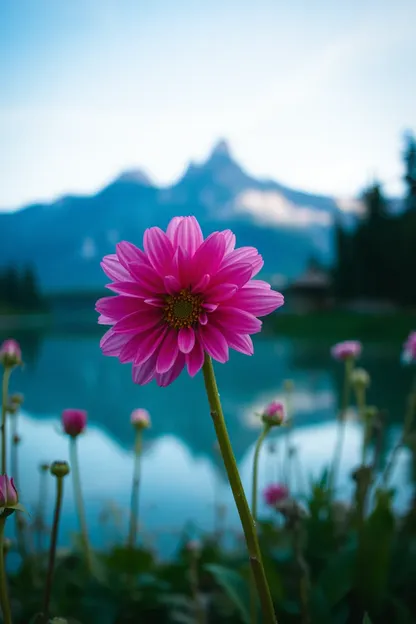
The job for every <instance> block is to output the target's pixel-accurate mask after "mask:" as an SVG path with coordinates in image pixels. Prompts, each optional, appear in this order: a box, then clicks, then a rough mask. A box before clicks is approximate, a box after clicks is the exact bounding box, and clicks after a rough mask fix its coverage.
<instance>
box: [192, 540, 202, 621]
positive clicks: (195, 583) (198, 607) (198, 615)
mask: <svg viewBox="0 0 416 624" xmlns="http://www.w3.org/2000/svg"><path fill="white" fill-rule="evenodd" d="M190 557H191V559H190V563H189V580H190V585H191V592H192V598H193V601H194V608H195V622H196V624H204V623H205V613H204V608H203V605H202V603H201V599H200V597H199V575H198V556H197V555H196V554H195V553H192V552H191V553H190Z"/></svg>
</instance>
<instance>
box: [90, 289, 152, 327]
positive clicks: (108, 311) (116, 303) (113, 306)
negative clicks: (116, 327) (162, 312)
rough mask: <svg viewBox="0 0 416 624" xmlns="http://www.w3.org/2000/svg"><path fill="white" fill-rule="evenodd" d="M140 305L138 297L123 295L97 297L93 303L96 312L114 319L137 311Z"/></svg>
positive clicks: (141, 304)
mask: <svg viewBox="0 0 416 624" xmlns="http://www.w3.org/2000/svg"><path fill="white" fill-rule="evenodd" d="M142 307H143V303H142V301H141V300H140V299H137V298H136V297H124V296H123V295H119V296H115V297H102V299H98V301H97V303H96V304H95V309H96V310H97V312H100V313H101V314H104V315H106V316H108V317H110V318H112V319H115V320H116V321H118V320H119V319H121V318H123V316H127V314H132V313H133V312H137V311H138V310H139V309H140V308H142Z"/></svg>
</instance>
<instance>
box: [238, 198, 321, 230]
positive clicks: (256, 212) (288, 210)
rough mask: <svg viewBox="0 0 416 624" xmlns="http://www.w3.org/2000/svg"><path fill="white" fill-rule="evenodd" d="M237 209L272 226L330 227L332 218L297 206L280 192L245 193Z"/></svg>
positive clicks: (309, 208) (308, 208) (314, 210)
mask: <svg viewBox="0 0 416 624" xmlns="http://www.w3.org/2000/svg"><path fill="white" fill-rule="evenodd" d="M235 209H236V210H238V211H241V212H248V213H250V214H251V215H252V216H254V217H255V219H256V221H257V222H259V223H263V224H270V225H286V226H288V227H300V228H306V227H309V226H311V225H320V226H322V227H328V226H330V225H331V224H332V216H331V215H330V214H328V213H327V212H324V211H323V210H318V209H316V208H311V207H309V206H302V207H299V206H296V205H295V204H293V203H292V202H290V201H289V200H288V199H286V198H285V197H284V196H283V195H282V194H281V193H279V192H278V191H258V190H255V189H249V190H246V191H243V192H242V193H241V194H240V195H239V196H238V197H237V199H236V201H235Z"/></svg>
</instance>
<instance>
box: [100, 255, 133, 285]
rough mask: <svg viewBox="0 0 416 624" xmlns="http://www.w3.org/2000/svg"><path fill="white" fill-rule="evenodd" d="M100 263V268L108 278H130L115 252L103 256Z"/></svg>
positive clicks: (120, 279) (119, 279)
mask: <svg viewBox="0 0 416 624" xmlns="http://www.w3.org/2000/svg"><path fill="white" fill-rule="evenodd" d="M100 264H101V268H102V270H103V271H104V273H105V274H106V275H107V276H108V277H109V278H110V279H112V280H116V281H122V280H129V279H130V275H129V273H128V271H126V269H125V268H124V267H123V266H122V265H121V264H120V262H119V259H118V258H117V256H116V254H110V255H108V256H104V258H103V259H102V262H101V263H100Z"/></svg>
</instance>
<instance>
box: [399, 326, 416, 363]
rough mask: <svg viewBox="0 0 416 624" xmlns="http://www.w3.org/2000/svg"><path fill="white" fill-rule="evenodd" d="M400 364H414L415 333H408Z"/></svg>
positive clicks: (415, 353)
mask: <svg viewBox="0 0 416 624" xmlns="http://www.w3.org/2000/svg"><path fill="white" fill-rule="evenodd" d="M402 362H403V363H404V364H411V363H412V362H416V331H412V332H410V334H409V336H408V338H407V340H406V342H405V343H404V345H403V353H402Z"/></svg>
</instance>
